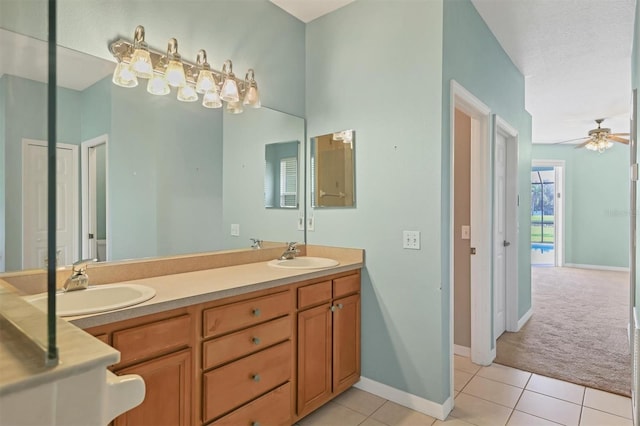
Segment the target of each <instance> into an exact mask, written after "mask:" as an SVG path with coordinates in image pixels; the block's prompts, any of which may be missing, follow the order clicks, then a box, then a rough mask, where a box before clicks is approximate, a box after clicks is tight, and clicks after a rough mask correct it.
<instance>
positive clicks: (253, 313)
mask: <svg viewBox="0 0 640 426" xmlns="http://www.w3.org/2000/svg"><path fill="white" fill-rule="evenodd" d="M251 315H253V316H254V317H259V316H260V309H258V308H254V309H253V310H252V311H251Z"/></svg>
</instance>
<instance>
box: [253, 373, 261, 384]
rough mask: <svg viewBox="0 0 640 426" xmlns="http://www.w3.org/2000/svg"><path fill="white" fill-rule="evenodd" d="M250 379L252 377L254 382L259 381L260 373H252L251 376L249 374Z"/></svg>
mask: <svg viewBox="0 0 640 426" xmlns="http://www.w3.org/2000/svg"><path fill="white" fill-rule="evenodd" d="M251 379H252V380H253V381H254V382H256V383H257V382H259V381H260V375H259V374H254V375H253V376H251Z"/></svg>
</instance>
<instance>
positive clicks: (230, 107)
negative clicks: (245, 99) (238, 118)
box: [227, 101, 243, 114]
mask: <svg viewBox="0 0 640 426" xmlns="http://www.w3.org/2000/svg"><path fill="white" fill-rule="evenodd" d="M242 111H243V109H242V102H240V101H236V102H227V112H228V113H229V114H240V113H241V112H242Z"/></svg>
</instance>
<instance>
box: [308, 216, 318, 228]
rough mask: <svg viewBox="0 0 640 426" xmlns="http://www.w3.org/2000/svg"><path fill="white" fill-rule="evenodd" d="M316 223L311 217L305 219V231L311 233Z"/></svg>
mask: <svg viewBox="0 0 640 426" xmlns="http://www.w3.org/2000/svg"><path fill="white" fill-rule="evenodd" d="M315 224H316V221H315V219H314V218H313V216H310V217H308V218H307V231H313V230H314V229H315Z"/></svg>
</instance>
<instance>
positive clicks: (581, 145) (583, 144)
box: [576, 138, 591, 149]
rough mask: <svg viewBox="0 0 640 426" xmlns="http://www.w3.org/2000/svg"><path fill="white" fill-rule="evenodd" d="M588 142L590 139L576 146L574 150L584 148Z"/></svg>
mask: <svg viewBox="0 0 640 426" xmlns="http://www.w3.org/2000/svg"><path fill="white" fill-rule="evenodd" d="M589 142H591V138H589V139H587V140H586V141H584V142H582V143H581V144H578V145H576V149H578V148H583V147H585V146H586V145H587V144H588V143H589Z"/></svg>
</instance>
